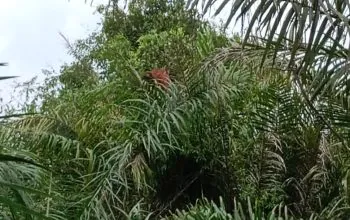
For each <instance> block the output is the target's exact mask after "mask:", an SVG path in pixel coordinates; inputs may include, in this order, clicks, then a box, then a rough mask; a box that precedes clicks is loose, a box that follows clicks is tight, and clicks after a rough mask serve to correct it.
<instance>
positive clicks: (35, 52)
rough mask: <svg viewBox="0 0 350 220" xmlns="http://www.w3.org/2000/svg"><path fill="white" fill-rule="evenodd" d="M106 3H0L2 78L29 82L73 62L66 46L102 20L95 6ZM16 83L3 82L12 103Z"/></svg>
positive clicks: (0, 84) (80, 0) (45, 0)
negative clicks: (11, 98)
mask: <svg viewBox="0 0 350 220" xmlns="http://www.w3.org/2000/svg"><path fill="white" fill-rule="evenodd" d="M101 2H106V0H94V2H93V6H92V7H90V0H89V1H87V3H85V0H70V1H69V0H0V28H1V29H0V62H8V63H9V66H7V67H1V68H0V76H8V75H15V76H19V78H17V79H16V81H20V82H23V81H26V80H28V79H31V78H32V77H34V76H38V75H40V74H41V70H42V69H45V68H49V69H50V68H51V67H53V68H54V69H58V68H59V66H60V65H61V64H63V63H64V62H69V61H70V59H71V57H70V56H68V55H67V49H66V44H65V42H64V40H63V39H62V37H61V36H60V35H59V32H61V33H63V34H64V35H65V36H66V37H67V38H68V39H69V40H70V41H72V42H73V41H74V40H77V39H81V38H84V37H86V36H87V35H88V34H89V33H90V32H91V31H93V30H95V29H96V28H97V23H98V22H99V21H100V20H99V17H98V15H97V14H94V12H95V8H96V7H95V6H96V5H97V4H99V3H101ZM12 85H13V80H6V81H1V82H0V89H1V91H0V97H1V98H3V99H4V102H6V101H8V100H9V98H10V94H9V93H11V92H12V89H11V86H12Z"/></svg>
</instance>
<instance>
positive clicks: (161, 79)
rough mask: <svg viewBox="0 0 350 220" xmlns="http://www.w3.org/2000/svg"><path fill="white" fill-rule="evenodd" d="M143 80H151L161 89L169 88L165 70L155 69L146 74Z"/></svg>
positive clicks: (167, 73) (167, 74) (167, 75)
mask: <svg viewBox="0 0 350 220" xmlns="http://www.w3.org/2000/svg"><path fill="white" fill-rule="evenodd" d="M145 79H150V80H153V81H154V82H155V84H156V85H159V86H161V87H162V88H163V89H168V88H169V83H170V77H169V71H168V70H167V69H165V68H155V69H152V70H151V71H149V72H146V75H145Z"/></svg>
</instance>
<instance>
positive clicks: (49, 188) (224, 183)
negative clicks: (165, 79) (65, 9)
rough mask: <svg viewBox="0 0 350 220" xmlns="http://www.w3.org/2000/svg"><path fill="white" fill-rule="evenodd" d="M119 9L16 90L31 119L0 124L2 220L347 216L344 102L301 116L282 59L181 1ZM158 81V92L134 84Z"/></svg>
mask: <svg viewBox="0 0 350 220" xmlns="http://www.w3.org/2000/svg"><path fill="white" fill-rule="evenodd" d="M113 2H114V1H113ZM114 3H116V2H114ZM270 3H271V5H266V6H269V7H270V8H271V7H272V8H271V9H270V13H269V14H270V15H268V16H270V17H267V20H266V21H264V22H267V21H268V20H269V19H270V18H271V15H272V14H274V13H275V12H274V10H275V9H273V7H276V6H275V5H272V1H271V2H270V1H267V3H266V4H270ZM277 3H278V2H277ZM208 4H209V5H210V1H208ZM285 4H288V2H286V3H285ZM223 5H224V4H223ZM251 5H253V3H252V4H245V6H244V5H243V6H242V4H241V3H239V2H237V3H236V5H235V7H237V8H236V9H235V8H234V13H236V12H235V10H238V9H239V8H240V7H252V6H251ZM114 6H116V5H114ZM128 6H129V10H128V11H127V12H125V11H123V10H122V9H120V8H116V7H111V8H110V7H107V6H106V7H100V8H99V10H100V12H101V13H102V12H105V14H104V20H103V22H102V30H101V31H100V32H96V33H93V34H92V35H90V36H89V37H87V38H86V39H83V40H79V41H78V42H76V43H75V44H74V45H70V46H71V47H70V53H72V54H73V55H74V56H75V58H76V60H75V61H74V62H72V63H71V64H65V65H63V66H62V67H61V69H60V71H59V72H58V73H56V72H49V71H47V72H46V73H47V78H46V80H45V82H44V83H43V84H41V85H38V86H37V87H35V85H34V84H33V85H30V88H29V89H30V91H35V93H34V98H33V99H28V100H27V102H26V103H25V105H24V109H25V110H26V112H33V111H38V112H39V113H40V114H38V115H34V116H27V117H24V118H20V119H14V120H7V121H4V122H3V127H1V129H0V137H1V138H0V141H1V143H2V144H1V146H2V148H1V149H0V150H1V155H3V154H4V155H7V156H8V157H2V158H0V160H1V161H0V162H1V164H0V165H1V167H0V170H1V172H0V181H1V182H0V186H1V188H0V189H1V192H2V194H1V195H3V196H1V197H0V199H1V200H0V201H1V202H2V203H1V204H2V205H1V206H0V210H1V213H2V215H3V216H4V218H5V217H7V218H13V219H44V218H48V219H124V218H125V219H174V220H175V219H301V218H302V219H342V218H345V217H347V216H349V212H350V210H349V202H350V201H349V191H348V185H349V181H348V179H349V175H348V173H349V172H348V170H349V169H348V167H349V166H348V164H349V162H348V160H349V156H348V155H349V151H348V148H347V143H348V138H349V135H348V134H349V132H348V131H349V129H348V128H349V123H347V122H348V118H349V113H348V111H347V108H346V104H347V102H346V101H345V99H344V96H342V95H340V94H339V93H336V94H337V95H334V93H333V90H329V93H327V92H328V90H324V91H323V93H319V94H318V96H317V98H315V102H314V103H312V105H311V104H310V103H308V100H309V99H307V98H308V97H310V96H312V93H310V90H304V86H305V87H308V86H310V87H308V88H311V86H312V85H313V82H312V81H308V80H303V81H302V82H303V83H305V84H300V83H298V82H299V81H295V80H294V79H295V78H291V77H290V76H291V75H290V72H288V71H283V70H281V69H280V68H282V67H286V63H287V64H288V62H293V59H292V58H291V57H283V56H280V54H279V53H277V56H276V57H277V58H276V59H273V53H272V56H271V57H270V52H268V54H269V56H266V47H267V48H269V42H265V43H264V42H259V44H258V45H254V44H253V43H254V42H251V41H249V42H248V44H247V42H245V41H244V40H243V42H242V41H241V40H239V39H238V40H232V39H229V37H227V36H226V35H224V34H223V33H221V32H218V31H216V30H215V28H214V27H213V26H212V25H210V24H209V23H207V22H205V21H204V20H202V19H200V16H199V14H198V13H197V12H196V11H195V10H186V9H185V8H184V2H183V1H171V2H168V1H153V0H134V1H131V2H130V3H129V5H128ZM262 6H264V5H263V4H262ZM262 6H261V7H262ZM300 7H301V6H300ZM276 10H277V9H276ZM243 11H244V10H243ZM282 11H283V10H281V13H282ZM260 12H261V11H260ZM260 12H259V13H260ZM305 13H306V12H305ZM304 15H305V14H304ZM305 16H306V15H305ZM301 22H302V21H301ZM299 25H303V24H302V23H301V24H299ZM190 27H191V28H190ZM302 28H303V27H299V29H298V30H300V29H302ZM248 32H249V31H248ZM280 36H282V38H283V35H282V34H281V35H280ZM242 43H243V44H244V45H245V49H243V50H242ZM292 45H293V44H292ZM270 46H271V47H272V44H271V45H270ZM309 49H310V48H309ZM307 53H309V51H308V52H306V54H307ZM292 56H293V53H292ZM305 57H306V55H305ZM261 59H263V60H264V59H265V62H263V63H261V62H259V61H261ZM274 62H275V63H276V65H277V67H280V68H277V69H276V68H274V67H275V66H273V65H272V64H273V63H274ZM310 62H311V61H310ZM312 62H314V61H312ZM287 66H288V65H287ZM163 67H164V68H166V69H167V70H169V73H170V78H171V83H170V85H169V88H168V89H163V88H162V87H160V86H157V84H154V83H152V82H148V81H145V80H143V76H144V75H145V72H148V71H151V70H154V69H158V68H163ZM303 68H306V67H305V66H304V67H303ZM307 71H309V72H307ZM306 72H307V73H309V75H310V74H311V75H312V77H316V78H317V74H320V70H317V69H304V70H303V73H305V74H304V76H307V75H308V74H306ZM321 72H322V71H321ZM305 79H308V78H307V77H306V78H305ZM301 85H302V86H303V87H301ZM329 88H331V85H330V87H329ZM30 91H26V92H30ZM326 91H327V92H326ZM305 93H306V94H305ZM309 101H310V100H309ZM316 101H317V102H316ZM313 104H315V105H313ZM18 155H21V156H23V157H18ZM15 156H16V157H15ZM19 158H22V159H19ZM9 160H10V161H9ZM20 162H26V163H20Z"/></svg>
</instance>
